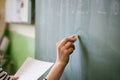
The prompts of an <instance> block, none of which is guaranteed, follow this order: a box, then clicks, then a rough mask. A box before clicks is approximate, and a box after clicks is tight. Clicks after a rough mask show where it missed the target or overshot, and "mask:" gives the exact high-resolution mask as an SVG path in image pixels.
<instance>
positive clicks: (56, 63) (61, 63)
mask: <svg viewBox="0 0 120 80" xmlns="http://www.w3.org/2000/svg"><path fill="white" fill-rule="evenodd" d="M66 65H67V62H55V66H59V67H65V66H66Z"/></svg>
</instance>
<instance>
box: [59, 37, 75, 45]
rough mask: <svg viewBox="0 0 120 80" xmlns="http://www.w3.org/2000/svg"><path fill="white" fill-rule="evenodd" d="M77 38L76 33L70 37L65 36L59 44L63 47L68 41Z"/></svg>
mask: <svg viewBox="0 0 120 80" xmlns="http://www.w3.org/2000/svg"><path fill="white" fill-rule="evenodd" d="M76 40H77V36H76V35H72V36H70V37H66V38H64V39H63V40H62V41H61V42H59V44H58V45H59V46H60V47H62V46H64V45H65V44H66V43H67V42H72V43H73V42H75V41H76Z"/></svg>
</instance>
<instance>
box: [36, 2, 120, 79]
mask: <svg viewBox="0 0 120 80" xmlns="http://www.w3.org/2000/svg"><path fill="white" fill-rule="evenodd" d="M72 34H78V36H79V39H78V40H77V41H76V43H75V46H76V50H75V51H74V52H73V54H72V55H71V58H70V63H69V64H68V65H67V67H66V69H65V71H64V73H63V76H62V78H61V80H120V0H36V58H37V59H41V60H45V61H50V62H54V61H55V58H56V42H57V41H59V40H61V39H62V38H64V37H66V36H70V35H72Z"/></svg>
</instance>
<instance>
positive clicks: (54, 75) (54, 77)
mask: <svg viewBox="0 0 120 80" xmlns="http://www.w3.org/2000/svg"><path fill="white" fill-rule="evenodd" d="M65 66H66V64H61V63H55V65H54V66H53V68H52V69H51V71H50V73H49V74H48V75H47V77H46V78H47V80H59V79H60V77H61V75H62V73H63V71H64V69H65Z"/></svg>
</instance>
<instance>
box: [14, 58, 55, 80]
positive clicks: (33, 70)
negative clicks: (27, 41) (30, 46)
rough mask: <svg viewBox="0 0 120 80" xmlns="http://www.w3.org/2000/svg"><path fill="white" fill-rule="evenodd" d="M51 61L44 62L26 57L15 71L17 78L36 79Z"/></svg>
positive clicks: (50, 64) (49, 65)
mask: <svg viewBox="0 0 120 80" xmlns="http://www.w3.org/2000/svg"><path fill="white" fill-rule="evenodd" d="M52 65H53V63H50V62H44V61H40V60H36V59H33V58H31V57H28V58H27V59H26V60H25V62H24V63H23V65H22V66H21V67H20V69H19V70H18V71H17V72H16V74H15V76H18V77H19V79H18V80H37V79H38V78H39V77H41V76H42V75H43V74H44V73H45V72H46V71H47V70H48V69H49V68H50V67H51V66H52Z"/></svg>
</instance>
